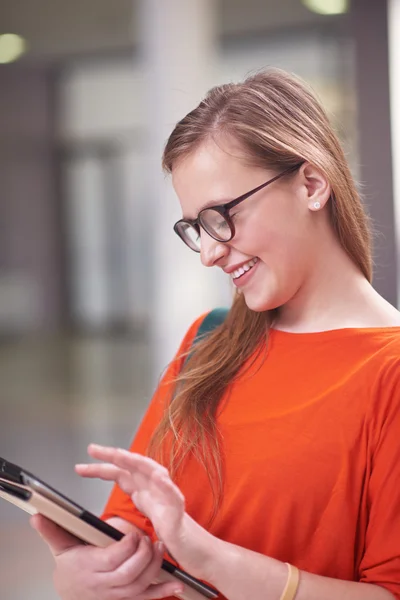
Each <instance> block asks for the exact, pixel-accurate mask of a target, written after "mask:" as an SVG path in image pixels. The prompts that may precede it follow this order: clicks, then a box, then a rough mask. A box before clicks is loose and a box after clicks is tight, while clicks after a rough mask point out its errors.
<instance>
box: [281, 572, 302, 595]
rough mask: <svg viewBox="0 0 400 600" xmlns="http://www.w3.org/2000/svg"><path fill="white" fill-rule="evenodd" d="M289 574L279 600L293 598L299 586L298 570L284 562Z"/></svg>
mask: <svg viewBox="0 0 400 600" xmlns="http://www.w3.org/2000/svg"><path fill="white" fill-rule="evenodd" d="M286 566H287V568H288V571H289V574H288V579H287V582H286V585H285V589H284V590H283V592H282V596H281V597H280V600H294V598H295V596H296V593H297V589H298V587H299V579H300V572H299V570H298V569H297V567H294V566H293V565H290V564H289V563H286Z"/></svg>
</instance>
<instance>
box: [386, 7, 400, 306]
mask: <svg viewBox="0 0 400 600" xmlns="http://www.w3.org/2000/svg"><path fill="white" fill-rule="evenodd" d="M388 26H389V76H390V104H391V107H392V113H391V125H392V129H391V134H392V170H393V188H394V213H395V232H396V240H397V253H396V254H397V264H400V260H399V258H400V256H399V246H398V240H400V112H399V106H400V0H389V2H388ZM397 297H398V298H400V277H399V276H398V277H397Z"/></svg>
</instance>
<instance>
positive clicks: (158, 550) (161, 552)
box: [155, 542, 165, 554]
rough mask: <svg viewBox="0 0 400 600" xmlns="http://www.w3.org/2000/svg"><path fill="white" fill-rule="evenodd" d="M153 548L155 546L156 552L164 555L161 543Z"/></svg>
mask: <svg viewBox="0 0 400 600" xmlns="http://www.w3.org/2000/svg"><path fill="white" fill-rule="evenodd" d="M155 546H156V549H157V552H159V553H160V554H164V552H165V546H164V544H163V543H162V542H156V543H155Z"/></svg>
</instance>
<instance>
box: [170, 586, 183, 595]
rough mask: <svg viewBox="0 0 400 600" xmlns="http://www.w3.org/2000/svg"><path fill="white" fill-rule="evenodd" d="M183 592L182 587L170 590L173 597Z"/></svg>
mask: <svg viewBox="0 0 400 600" xmlns="http://www.w3.org/2000/svg"><path fill="white" fill-rule="evenodd" d="M183 591H184V588H183V587H180V588H174V589H173V590H172V593H173V594H174V595H175V594H182V592H183Z"/></svg>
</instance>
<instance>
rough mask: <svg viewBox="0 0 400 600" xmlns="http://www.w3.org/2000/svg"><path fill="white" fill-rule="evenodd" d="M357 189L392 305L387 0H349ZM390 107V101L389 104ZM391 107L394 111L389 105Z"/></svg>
mask: <svg viewBox="0 0 400 600" xmlns="http://www.w3.org/2000/svg"><path fill="white" fill-rule="evenodd" d="M351 13H352V14H351V17H352V20H351V22H352V33H353V38H354V42H355V59H356V86H357V100H358V129H359V134H358V135H359V163H360V179H361V184H362V187H361V192H362V193H363V195H364V200H365V202H366V205H367V208H368V210H369V213H370V215H371V217H372V220H373V226H374V230H375V232H376V233H375V236H374V262H375V268H374V282H373V283H374V287H375V288H376V289H377V291H378V292H379V293H380V294H382V296H384V297H385V298H386V299H387V300H388V301H389V302H391V303H392V304H393V305H394V306H396V305H397V279H398V277H397V264H396V263H397V256H396V241H395V221H394V202H393V183H392V181H393V179H392V177H393V175H392V153H391V114H390V98H389V67H388V20H387V19H388V14H387V0H368V2H365V1H364V0H353V1H352V3H351ZM392 109H395V105H393V106H392ZM393 112H395V111H394V110H393Z"/></svg>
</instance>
